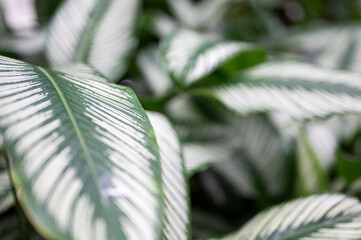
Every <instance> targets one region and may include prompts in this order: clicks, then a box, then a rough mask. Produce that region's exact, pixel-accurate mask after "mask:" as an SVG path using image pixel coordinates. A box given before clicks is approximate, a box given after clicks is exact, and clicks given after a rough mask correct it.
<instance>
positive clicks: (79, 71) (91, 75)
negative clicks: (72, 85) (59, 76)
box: [53, 63, 109, 83]
mask: <svg viewBox="0 0 361 240" xmlns="http://www.w3.org/2000/svg"><path fill="white" fill-rule="evenodd" d="M53 70H55V71H58V72H62V73H66V74H70V75H72V76H75V77H78V78H84V79H89V80H91V81H99V82H104V83H105V82H109V81H108V79H107V78H106V77H105V76H104V75H103V74H101V73H100V72H98V71H97V70H96V69H95V68H93V67H91V66H89V65H86V64H83V63H74V64H70V65H66V66H63V67H56V68H54V69H53Z"/></svg>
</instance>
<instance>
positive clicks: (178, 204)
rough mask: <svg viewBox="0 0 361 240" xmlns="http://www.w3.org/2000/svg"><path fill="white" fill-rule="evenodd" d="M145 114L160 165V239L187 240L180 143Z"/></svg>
mask: <svg viewBox="0 0 361 240" xmlns="http://www.w3.org/2000/svg"><path fill="white" fill-rule="evenodd" d="M147 114H148V117H149V119H150V122H151V123H152V126H153V129H154V132H155V135H156V138H157V142H158V145H159V152H160V157H161V164H162V181H163V191H164V196H165V219H164V229H163V239H167V240H171V239H179V240H181V239H190V236H191V233H190V222H189V209H188V204H189V196H188V183H187V178H186V172H185V167H184V162H183V158H182V149H181V145H180V142H179V140H178V138H177V135H176V132H175V131H174V129H173V128H172V126H171V125H170V123H169V121H168V120H167V119H166V118H165V117H164V116H163V115H161V114H159V113H155V112H147Z"/></svg>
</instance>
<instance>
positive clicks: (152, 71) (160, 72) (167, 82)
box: [137, 46, 173, 96]
mask: <svg viewBox="0 0 361 240" xmlns="http://www.w3.org/2000/svg"><path fill="white" fill-rule="evenodd" d="M137 63H138V67H139V69H140V70H141V71H142V74H143V76H144V79H145V80H146V83H147V85H148V87H149V88H150V89H151V90H152V92H153V93H154V95H156V96H163V95H164V94H166V93H167V92H168V91H169V90H170V89H171V88H172V87H173V83H172V80H171V79H170V78H169V76H168V74H167V72H166V71H165V69H164V68H163V66H162V64H161V62H160V54H159V51H158V48H157V47H156V46H151V47H149V48H146V49H144V50H143V51H141V52H140V53H139V55H138V57H137Z"/></svg>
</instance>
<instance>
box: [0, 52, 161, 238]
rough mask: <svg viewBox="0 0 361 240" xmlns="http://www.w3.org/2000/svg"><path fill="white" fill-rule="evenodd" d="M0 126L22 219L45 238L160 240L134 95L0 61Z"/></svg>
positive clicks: (155, 193) (148, 136) (144, 121)
mask: <svg viewBox="0 0 361 240" xmlns="http://www.w3.org/2000/svg"><path fill="white" fill-rule="evenodd" d="M0 93H1V94H0V129H1V132H2V133H3V136H4V146H5V148H6V149H7V152H8V154H9V159H10V167H11V177H12V180H13V183H14V184H15V187H16V191H17V196H18V198H19V200H20V203H21V205H22V206H23V208H24V210H25V213H26V215H27V216H28V217H29V218H30V220H31V222H32V223H33V224H34V225H35V227H36V229H37V230H38V231H40V232H41V233H42V234H43V235H44V236H45V237H46V238H50V239H59V238H60V239H141V238H143V237H144V236H147V238H149V239H159V237H160V234H161V220H160V219H162V217H163V214H162V213H163V210H162V209H163V204H162V198H161V194H162V193H161V178H160V160H159V159H160V157H159V152H158V146H157V144H156V141H155V136H154V133H153V130H152V127H151V125H150V122H149V120H148V118H147V116H146V113H145V112H144V110H143V109H142V107H141V106H140V103H139V102H138V100H137V99H136V97H135V95H134V93H133V92H132V91H131V90H130V89H128V88H127V87H122V86H118V85H113V84H107V83H102V82H99V81H92V80H90V79H85V78H79V77H76V76H72V75H68V74H63V73H60V72H55V71H51V70H46V69H43V68H40V67H36V66H33V65H30V64H27V63H24V62H21V61H17V60H13V59H9V58H5V57H1V58H0Z"/></svg>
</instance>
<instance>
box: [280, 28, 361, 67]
mask: <svg viewBox="0 0 361 240" xmlns="http://www.w3.org/2000/svg"><path fill="white" fill-rule="evenodd" d="M360 35H361V29H360V27H359V26H358V25H340V26H323V27H314V28H312V29H311V30H307V31H302V32H300V33H296V34H295V33H293V34H292V37H290V38H288V39H286V41H284V42H283V44H284V45H286V46H287V48H289V49H290V50H296V51H298V52H301V53H303V54H305V55H306V56H309V57H310V58H311V59H310V60H311V61H313V62H315V63H317V64H320V65H321V66H324V67H328V68H335V69H343V70H351V71H355V72H361V68H360V66H359V62H360V60H361V53H360V51H359V48H360V47H361V46H360V43H359V41H358V39H359V36H360Z"/></svg>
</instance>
